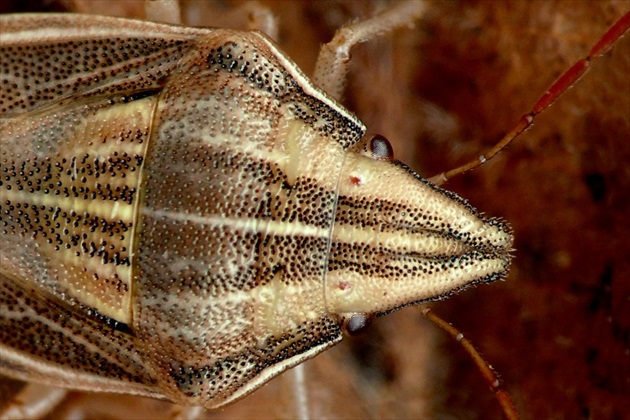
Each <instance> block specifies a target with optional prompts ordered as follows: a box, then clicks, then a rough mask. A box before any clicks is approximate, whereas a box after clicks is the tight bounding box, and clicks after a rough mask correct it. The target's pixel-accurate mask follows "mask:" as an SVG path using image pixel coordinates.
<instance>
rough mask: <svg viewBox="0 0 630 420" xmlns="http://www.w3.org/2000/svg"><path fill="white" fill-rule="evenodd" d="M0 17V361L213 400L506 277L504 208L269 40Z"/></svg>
mask: <svg viewBox="0 0 630 420" xmlns="http://www.w3.org/2000/svg"><path fill="white" fill-rule="evenodd" d="M19 19H25V20H19ZM7 22H8V23H7V25H6V26H5V25H4V23H5V21H3V36H2V40H1V42H2V43H3V44H2V47H3V48H5V47H6V48H7V50H3V56H2V57H3V65H5V63H7V65H6V67H5V68H4V69H6V71H4V69H3V78H5V75H6V78H5V80H7V82H6V83H5V84H3V85H2V86H1V88H2V93H3V94H4V95H5V96H3V97H2V103H0V108H4V109H2V111H1V112H2V117H1V118H2V119H1V120H0V123H1V124H3V125H2V139H1V140H2V151H1V153H2V156H1V159H2V160H1V161H0V164H2V171H4V172H3V173H2V176H3V177H4V178H3V179H2V181H1V182H2V223H3V224H4V226H3V229H4V230H3V233H2V235H3V236H2V241H3V255H2V272H1V274H2V287H3V292H2V299H3V304H2V305H3V306H0V317H1V319H2V322H3V324H6V326H5V328H3V333H2V334H3V335H2V341H1V342H2V347H0V362H1V363H0V369H2V372H3V373H5V374H8V375H10V376H12V377H14V378H19V379H22V380H26V381H31V380H33V381H36V382H43V383H48V384H51V385H59V386H70V387H72V388H79V389H87V390H109V391H117V392H124V393H135V394H140V395H148V396H153V397H164V398H167V399H169V400H171V401H174V402H176V403H178V404H195V405H203V406H206V407H209V408H213V407H218V406H221V405H223V404H226V403H228V402H230V401H233V400H235V399H237V398H239V397H241V396H243V395H245V394H247V393H248V392H251V391H252V390H254V389H256V388H257V387H258V386H259V385H261V384H262V383H264V382H266V381H267V380H268V379H270V378H271V377H272V376H275V375H276V374H278V373H280V372H282V371H283V370H285V369H287V368H288V367H291V366H293V365H295V364H297V363H300V362H303V361H304V360H305V359H306V358H308V357H310V356H313V355H315V354H317V353H319V352H320V351H322V350H324V349H326V348H328V347H329V346H331V345H332V344H334V343H335V342H337V341H339V340H340V339H341V336H342V332H343V330H344V329H345V330H348V331H350V332H354V331H356V330H358V329H361V328H362V327H363V325H365V324H366V323H367V322H369V320H370V319H371V317H372V316H373V315H378V314H384V313H388V312H390V311H392V310H393V309H396V308H399V307H401V306H405V305H409V304H412V303H417V302H420V301H424V300H431V299H436V298H439V297H442V296H445V295H448V294H450V293H451V292H452V291H454V290H458V289H460V288H463V287H465V286H466V285H470V284H473V283H475V282H480V281H489V280H494V279H497V278H500V277H501V276H503V275H504V274H505V272H506V270H507V265H508V264H509V260H510V257H509V250H510V248H511V234H510V231H509V229H508V228H507V227H506V225H505V224H504V223H503V222H499V221H498V220H495V219H484V218H482V217H480V216H479V215H477V214H476V212H475V211H474V210H473V209H472V208H471V207H470V206H469V205H467V204H466V203H465V202H464V201H463V200H461V199H459V198H458V197H457V196H455V195H454V194H452V193H446V192H444V191H442V190H440V189H438V188H436V187H434V186H432V185H430V184H428V183H426V182H425V181H424V180H422V179H420V178H419V177H418V176H417V175H416V174H415V173H414V172H413V171H411V170H410V169H409V168H407V167H406V166H404V165H403V164H401V163H399V162H397V161H395V160H393V159H392V156H391V147H390V146H389V143H388V142H387V140H385V139H384V138H383V137H380V136H379V137H372V136H370V135H365V128H364V126H363V124H362V123H361V122H360V121H359V120H357V119H356V117H354V116H353V115H352V114H351V113H350V112H348V111H346V110H345V109H344V108H343V107H341V106H340V105H339V104H338V103H337V102H335V101H334V100H333V99H331V98H330V97H329V96H328V95H326V94H325V93H322V92H320V91H319V90H318V89H317V88H315V87H314V86H313V85H312V84H311V83H310V82H309V81H308V79H306V78H305V77H304V75H303V74H302V73H301V71H300V70H298V69H297V67H296V66H295V65H294V64H293V63H292V61H291V59H289V58H288V57H287V56H286V55H284V54H283V53H281V52H279V50H278V49H277V47H276V46H275V44H274V43H273V42H271V41H270V40H269V39H268V38H266V37H264V36H262V35H260V34H253V33H243V32H234V31H225V30H205V29H187V28H180V27H167V26H163V25H153V24H148V23H132V22H129V21H120V20H112V19H107V18H92V17H61V16H54V15H53V16H51V17H47V18H43V17H41V16H40V17H34V18H33V20H31V23H32V25H31V23H28V22H29V21H28V18H12V19H11V20H10V21H7ZM11 25H14V26H13V28H15V29H14V34H15V36H14V38H13V40H11V37H10V36H5V28H7V27H8V28H11V27H12V26H11ZM56 25H58V26H56ZM44 28H45V29H44ZM6 33H7V34H10V33H11V30H10V29H9V30H8V31H7V32H6ZM51 35H52V37H51ZM38 36H39V38H38ZM20 42H22V43H23V44H22V45H20ZM5 43H6V44H5ZM26 50H28V52H26ZM5 51H6V55H5ZM29 54H30V55H29ZM4 57H7V58H11V59H13V60H14V61H13V62H10V61H5V60H4ZM8 63H11V64H8ZM31 63H34V64H33V65H30V64H31ZM42 63H45V64H42ZM38 66H39V67H38ZM16 69H17V71H16ZM368 70H369V69H368ZM42 80H43V81H42ZM25 92H28V94H26V93H25ZM18 94H19V95H18ZM5 133H7V134H8V135H5ZM5 244H7V246H6V247H5ZM5 249H6V253H5ZM18 323H19V324H18ZM18 325H19V328H18ZM40 343H41V344H43V345H39V344H40Z"/></svg>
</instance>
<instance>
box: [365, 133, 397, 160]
mask: <svg viewBox="0 0 630 420" xmlns="http://www.w3.org/2000/svg"><path fill="white" fill-rule="evenodd" d="M369 147H370V153H372V157H373V158H374V159H379V160H392V159H394V149H393V148H392V145H391V144H390V143H389V140H387V139H386V138H385V137H384V136H382V135H380V134H376V135H374V136H373V137H372V139H371V140H370V146H369Z"/></svg>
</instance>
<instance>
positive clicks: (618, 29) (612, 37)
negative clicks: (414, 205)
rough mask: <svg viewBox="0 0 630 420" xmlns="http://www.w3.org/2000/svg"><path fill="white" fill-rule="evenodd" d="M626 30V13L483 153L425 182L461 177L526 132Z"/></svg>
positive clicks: (628, 24)
mask: <svg viewBox="0 0 630 420" xmlns="http://www.w3.org/2000/svg"><path fill="white" fill-rule="evenodd" d="M629 29H630V12H627V13H626V14H625V15H623V16H622V17H621V18H620V19H619V20H618V21H617V22H615V24H614V25H612V26H611V27H610V28H609V29H608V31H606V33H605V34H604V35H603V36H602V37H601V38H600V39H599V41H597V43H596V44H595V45H594V46H593V47H592V48H591V50H590V51H589V53H588V55H586V57H583V58H582V59H580V60H578V61H577V62H576V63H575V64H574V65H573V66H571V68H569V69H568V70H567V71H565V72H564V73H563V74H562V75H561V76H560V77H558V79H556V81H555V82H554V83H553V84H552V85H551V86H550V87H549V89H547V91H546V92H545V93H543V95H542V96H541V97H540V98H539V99H538V100H537V101H536V103H535V104H534V106H533V107H532V109H531V110H530V111H529V112H528V113H526V114H524V115H523V116H521V118H520V119H519V120H518V121H517V122H516V124H514V126H513V127H512V129H511V130H509V131H508V132H507V133H506V134H505V135H504V136H503V138H502V139H501V140H499V141H498V142H497V143H496V144H495V145H494V146H492V147H491V148H490V149H488V151H486V153H484V154H481V155H479V156H478V157H477V158H475V159H472V160H470V161H468V162H466V163H465V164H463V165H461V166H458V167H457V168H454V169H451V170H449V171H446V172H442V173H440V174H438V175H435V176H433V177H431V178H429V181H430V182H432V183H433V184H435V185H441V184H443V183H445V182H446V181H448V180H449V179H451V178H453V177H454V176H457V175H459V174H462V173H464V172H466V171H469V170H471V169H474V168H476V167H478V166H481V165H483V164H484V163H485V162H486V161H488V160H490V159H492V158H493V157H494V156H496V155H497V154H498V153H499V152H501V151H502V150H503V149H505V148H506V147H507V146H508V145H509V144H510V143H511V142H512V141H513V140H514V139H515V138H517V137H518V136H520V135H521V133H523V131H525V130H527V129H528V128H529V127H530V126H531V125H532V124H533V122H534V118H536V116H537V115H538V114H540V113H541V112H543V111H544V110H545V109H546V108H547V107H549V106H550V105H551V104H553V103H554V102H556V100H558V98H560V97H561V96H562V95H563V94H564V92H566V91H567V90H568V89H569V88H570V87H571V86H573V85H574V84H575V83H576V82H577V81H578V80H579V79H580V78H581V77H582V76H583V75H584V74H585V73H586V72H587V71H588V69H589V68H590V65H591V62H592V61H593V60H595V59H597V58H599V57H601V56H602V55H604V54H605V53H606V52H608V50H610V49H611V48H612V47H613V46H614V44H615V43H616V42H617V41H618V40H619V39H620V38H621V37H622V36H623V35H625V34H626V32H628V30H629Z"/></svg>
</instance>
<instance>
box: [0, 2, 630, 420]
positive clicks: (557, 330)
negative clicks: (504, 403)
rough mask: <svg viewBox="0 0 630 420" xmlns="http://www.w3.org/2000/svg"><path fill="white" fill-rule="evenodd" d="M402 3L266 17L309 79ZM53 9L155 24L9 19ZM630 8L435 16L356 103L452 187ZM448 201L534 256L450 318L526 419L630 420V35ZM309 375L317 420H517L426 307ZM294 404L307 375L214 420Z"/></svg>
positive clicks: (372, 68)
mask: <svg viewBox="0 0 630 420" xmlns="http://www.w3.org/2000/svg"><path fill="white" fill-rule="evenodd" d="M18 3H19V5H16V4H18ZM242 3H243V2H240V1H227V0H226V1H220V2H194V1H191V2H183V6H184V11H185V17H184V19H185V21H186V22H187V23H190V24H196V25H202V24H203V25H206V26H219V25H221V26H230V25H231V22H233V24H234V25H236V26H238V25H242V20H239V19H238V18H235V19H234V21H232V20H231V19H232V18H233V17H234V16H238V13H236V14H235V13H233V12H234V10H235V9H237V8H238V7H239V6H241V5H242ZM386 3H387V2H385V1H261V2H259V4H262V5H264V6H266V7H268V8H269V9H270V10H271V11H272V12H273V13H274V14H275V15H276V16H277V18H278V22H279V29H280V31H279V35H278V40H277V41H278V43H279V44H280V45H281V46H282V47H283V48H284V49H285V50H286V52H287V53H288V54H289V56H291V57H293V58H294V59H295V61H296V62H297V63H298V64H299V65H300V66H301V67H302V68H303V69H304V71H305V72H306V73H307V74H309V73H310V72H311V71H312V69H313V67H314V63H315V59H316V55H317V49H318V45H319V44H321V43H324V42H326V41H328V40H329V39H330V38H331V37H332V35H333V33H334V31H335V29H336V28H338V27H339V26H341V25H342V24H344V23H346V22H348V21H349V20H351V19H353V18H361V17H366V16H369V15H371V14H372V13H373V12H374V11H375V10H377V9H378V8H379V7H381V6H383V5H385V4H386ZM246 7H251V5H249V6H246ZM42 8H43V9H49V10H57V11H59V10H74V11H90V12H93V13H101V14H117V15H122V16H135V17H142V16H143V10H142V4H141V3H137V2H123V1H103V2H99V1H79V0H74V1H73V0H67V1H44V2H41V1H28V2H16V3H14V5H13V6H11V5H10V4H8V3H3V4H2V5H0V11H2V12H8V11H15V10H16V9H20V11H26V10H25V9H30V10H43V9H42ZM628 10H630V2H629V1H627V0H619V1H616V0H599V1H582V0H571V1H569V0H562V1H542V0H539V1H514V0H504V1H493V0H488V1H482V0H479V1H448V2H446V1H436V2H430V7H429V8H428V11H427V14H426V16H425V18H424V19H423V20H421V21H420V22H418V23H417V24H416V26H415V28H413V29H401V30H399V31H396V32H395V33H394V34H393V35H392V36H387V37H383V38H381V39H378V40H374V41H371V42H368V43H366V44H363V45H361V46H359V47H358V48H356V50H354V51H353V69H352V73H351V80H350V85H349V86H348V89H347V92H346V97H345V99H344V105H345V106H347V107H348V108H349V109H350V110H352V111H354V112H355V113H356V114H357V115H358V116H359V118H361V119H362V120H363V121H364V122H365V123H366V124H367V125H368V127H369V130H370V132H379V133H382V134H384V135H386V136H387V137H388V138H389V139H390V141H391V142H392V143H393V144H394V147H395V151H396V156H397V158H399V159H400V160H403V161H405V162H406V163H408V164H409V165H410V166H411V167H412V168H414V169H416V170H417V171H418V172H419V173H421V174H422V175H424V176H431V175H434V174H435V173H437V172H440V171H442V170H446V169H450V168H453V167H455V166H457V165H458V164H461V163H463V162H464V161H466V160H468V159H470V158H474V157H475V156H477V155H478V154H479V153H481V152H483V151H484V149H486V148H488V147H490V146H491V145H492V144H493V143H494V142H495V141H497V140H498V138H500V136H501V135H502V134H503V133H504V132H506V131H507V130H508V129H509V128H510V127H511V125H512V124H513V123H514V122H515V121H516V120H517V119H518V118H519V117H520V115H522V114H523V113H525V112H527V111H528V110H529V108H530V107H531V105H532V104H533V103H534V102H535V100H536V99H537V98H538V97H539V96H540V94H542V93H543V92H544V91H545V89H546V88H547V87H548V86H549V85H550V84H551V83H552V82H553V80H554V79H555V78H556V77H557V76H559V75H560V74H561V72H562V71H564V70H566V69H567V68H568V67H569V66H570V65H571V64H573V62H575V61H576V60H577V59H579V58H580V57H582V56H584V55H585V54H586V53H587V51H588V50H589V48H590V47H591V46H592V45H593V44H594V43H595V42H596V41H597V40H598V39H599V37H600V36H601V35H602V34H603V32H604V31H605V30H606V29H607V28H608V27H609V26H610V25H611V24H612V23H613V22H615V21H616V20H617V19H618V18H619V17H621V16H622V15H623V14H624V13H625V12H627V11H628ZM241 16H242V15H241ZM445 187H446V188H448V189H451V190H453V191H456V192H457V193H458V194H460V195H462V196H463V197H466V198H467V199H468V200H470V202H471V203H472V204H473V205H474V206H475V207H477V208H478V209H479V210H481V211H483V212H485V213H486V214H487V215H491V216H500V217H503V218H505V219H507V220H508V221H509V222H510V223H511V224H512V226H513V227H514V232H515V237H516V242H515V248H516V252H515V259H514V264H513V267H512V271H511V273H510V275H509V277H508V278H507V279H506V281H504V282H500V283H496V284H492V285H484V286H479V287H477V288H474V289H471V290H468V291H465V292H463V293H461V294H460V295H458V296H455V297H452V298H450V299H448V300H446V301H443V302H439V303H434V304H432V305H431V306H432V308H433V309H434V310H435V311H436V312H437V313H439V314H440V315H441V316H442V317H444V318H445V319H447V320H448V321H450V322H452V323H453V324H454V325H456V326H457V327H458V328H459V329H460V330H461V331H462V332H464V334H465V335H466V336H467V337H468V338H469V339H471V340H472V341H473V343H474V344H475V345H476V347H477V348H478V349H479V350H480V351H481V353H482V354H483V355H484V357H485V358H486V359H487V360H488V361H489V362H490V363H491V364H492V365H493V366H494V367H495V368H496V370H497V371H498V372H499V373H500V374H501V377H502V380H503V383H504V384H505V386H506V388H507V389H508V390H509V392H510V393H511V395H512V397H513V398H514V400H515V403H516V405H517V408H518V409H519V411H520V412H521V413H522V415H523V417H524V418H526V419H539V418H556V419H564V418H567V419H576V418H596V419H609V418H610V419H612V418H623V417H626V416H628V415H629V414H628V411H627V397H628V395H630V36H627V37H626V38H624V39H622V40H621V41H620V42H619V43H618V44H617V45H616V46H615V48H614V50H613V51H612V52H611V53H608V54H606V55H605V56H604V57H602V58H601V59H599V60H597V61H596V62H594V63H593V68H592V70H591V71H590V72H589V73H588V74H587V75H586V77H585V78H584V79H583V80H582V81H580V82H579V83H578V84H577V85H576V86H575V87H574V88H572V89H571V90H570V91H569V92H568V93H567V94H566V95H564V96H563V97H562V98H561V100H560V101H559V103H557V104H556V105H554V106H552V107H551V108H550V109H549V110H547V111H546V112H545V113H544V114H542V115H541V116H540V117H539V118H538V119H537V120H536V121H535V125H534V127H533V128H532V129H530V130H529V131H528V132H526V133H525V134H524V135H523V136H521V137H520V138H519V139H518V140H517V141H516V142H515V143H514V144H513V145H512V146H511V147H510V148H509V149H508V150H507V151H505V152H504V153H502V154H501V155H499V157H498V158H496V159H494V160H493V161H491V162H489V163H487V164H486V165H484V166H483V167H482V168H479V169H477V170H475V171H473V172H470V173H467V174H464V175H463V176H460V177H458V178H456V179H454V180H452V181H450V182H449V183H447V184H446V185H445ZM305 374H306V385H307V391H308V397H309V401H310V404H309V405H308V406H307V407H306V408H307V410H308V412H309V413H310V414H311V415H312V416H313V417H320V416H324V415H325V416H329V417H340V418H351V417H375V418H419V417H423V418H446V419H448V418H458V419H476V418H484V419H486V418H500V417H501V412H500V410H499V407H498V404H497V402H496V400H495V399H494V397H493V394H492V393H491V392H490V391H489V390H488V387H487V384H486V383H484V381H483V379H482V378H481V376H480V374H479V373H478V371H477V370H476V369H475V367H474V366H473V364H472V362H471V360H470V358H469V357H468V356H467V355H466V354H465V353H464V351H463V350H462V349H461V347H460V346H459V345H458V344H457V343H455V342H453V341H452V340H451V339H449V338H448V337H446V336H445V334H444V333H442V332H441V331H440V330H438V329H437V328H436V327H435V326H433V325H432V324H431V323H429V322H428V321H427V320H425V319H423V318H422V317H421V316H420V314H419V311H418V310H417V309H416V308H408V309H406V310H403V311H400V312H398V313H396V314H392V315H390V316H388V317H385V318H382V319H380V320H378V321H377V322H376V324H375V325H374V326H373V327H372V328H371V329H370V331H369V332H368V333H367V334H365V335H362V336H360V337H357V338H353V339H351V340H347V341H346V342H345V343H343V344H342V345H341V346H339V347H337V348H335V349H333V350H331V351H330V352H328V353H326V354H324V355H322V356H320V357H318V358H316V359H315V360H314V361H311V362H308V363H307V365H306V367H305ZM113 398H115V399H114V400H113ZM113 401H115V402H116V404H112V402H113ZM294 403H295V392H294V388H293V385H292V382H291V378H284V379H282V378H281V379H280V380H276V381H273V382H272V383H271V384H269V385H268V386H266V387H265V388H263V389H262V390H261V391H260V392H258V393H256V394H254V395H252V396H250V397H248V398H246V399H244V400H242V401H241V402H239V403H237V404H235V405H234V406H231V407H229V408H227V409H226V410H224V411H221V412H218V413H203V415H204V416H208V417H211V418H220V417H253V416H257V417H264V414H267V415H269V416H271V417H281V416H285V417H294V416H296V415H297V414H299V412H298V411H296V410H295V408H294V407H295V406H294ZM114 407H115V408H114ZM77 408H78V409H80V410H82V411H83V413H84V414H86V415H87V416H88V417H103V416H108V417H117V416H119V417H129V416H132V415H133V416H136V417H139V418H142V417H147V416H152V417H153V416H163V415H167V414H169V412H168V411H167V408H165V405H164V404H163V403H158V402H153V401H143V402H138V401H136V400H135V399H132V398H131V397H118V396H116V397H111V396H94V395H90V394H72V395H71V396H70V398H69V399H68V401H67V404H66V405H65V406H63V407H61V408H60V409H59V411H57V412H56V413H54V414H53V417H58V416H62V415H68V413H70V412H71V411H69V410H72V409H77ZM113 410H117V411H113ZM170 414H172V412H170ZM183 414H191V413H188V412H185V413H183Z"/></svg>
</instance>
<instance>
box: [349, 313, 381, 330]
mask: <svg viewBox="0 0 630 420" xmlns="http://www.w3.org/2000/svg"><path fill="white" fill-rule="evenodd" d="M373 318H374V316H372V315H369V314H363V313H356V314H352V315H350V318H345V319H344V322H343V328H344V329H345V330H346V332H347V333H348V334H350V335H355V334H358V333H360V332H361V331H363V330H365V329H366V328H367V327H369V326H370V324H371V323H372V319H373Z"/></svg>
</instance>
